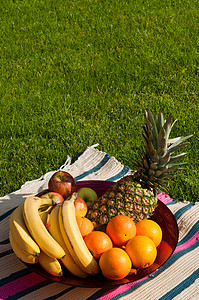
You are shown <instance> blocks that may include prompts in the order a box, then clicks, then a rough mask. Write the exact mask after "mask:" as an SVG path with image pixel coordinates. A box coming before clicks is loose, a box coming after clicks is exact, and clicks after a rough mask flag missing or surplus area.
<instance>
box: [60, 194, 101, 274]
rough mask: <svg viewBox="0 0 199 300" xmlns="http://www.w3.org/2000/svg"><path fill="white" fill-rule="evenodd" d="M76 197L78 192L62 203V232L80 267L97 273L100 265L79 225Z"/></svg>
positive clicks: (90, 272)
mask: <svg viewBox="0 0 199 300" xmlns="http://www.w3.org/2000/svg"><path fill="white" fill-rule="evenodd" d="M76 198H77V194H76V193H74V194H73V195H72V196H71V197H70V198H68V199H67V200H65V201H64V202H63V203H62V205H61V208H60V210H59V224H60V229H61V233H62V236H63V239H64V242H65V244H66V246H67V248H68V250H69V251H70V254H71V256H72V257H73V259H74V260H75V261H76V262H77V263H78V265H79V267H80V268H81V269H82V270H83V271H84V272H86V273H87V274H89V275H96V274H98V273H99V271H100V269H99V265H98V263H97V261H96V260H95V259H94V257H93V256H92V254H91V252H90V251H89V250H88V248H87V246H86V244H85V242H84V239H83V237H82V235H81V233H80V230H79V227H78V225H77V221H76V217H75V206H74V201H75V199H76Z"/></svg>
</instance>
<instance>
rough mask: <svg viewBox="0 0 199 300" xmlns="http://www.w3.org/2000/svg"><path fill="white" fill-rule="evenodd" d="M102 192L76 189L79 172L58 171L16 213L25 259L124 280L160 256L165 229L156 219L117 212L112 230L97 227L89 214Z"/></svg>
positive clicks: (54, 270)
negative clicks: (46, 186) (137, 219)
mask: <svg viewBox="0 0 199 300" xmlns="http://www.w3.org/2000/svg"><path fill="white" fill-rule="evenodd" d="M95 201H97V194H96V192H95V191H94V190H92V189H90V188H81V189H79V190H78V191H76V183H75V181H74V179H73V177H72V176H71V175H70V174H68V173H66V172H63V171H58V172H55V173H54V174H53V176H52V177H51V178H50V180H49V191H46V192H44V193H43V194H42V193H41V196H29V197H28V198H26V199H25V201H24V203H23V204H21V205H20V206H19V207H17V208H16V209H15V210H14V211H13V213H12V215H11V217H10V222H9V224H10V231H9V238H10V243H11V246H12V248H13V251H14V252H15V254H16V255H17V256H18V257H19V258H20V259H21V260H22V261H24V262H26V263H30V264H34V263H37V262H38V263H39V264H40V265H41V266H42V267H43V268H44V269H45V270H46V271H47V272H49V273H50V274H51V275H53V276H62V275H63V270H62V269H63V268H62V265H64V266H65V267H66V268H67V270H68V271H69V272H70V273H71V274H73V275H75V276H77V277H79V278H87V277H88V276H95V275H97V274H98V273H100V272H101V273H102V274H103V275H104V277H106V278H109V279H112V280H119V279H122V278H124V277H126V276H127V275H128V274H131V273H132V272H133V271H134V269H142V268H146V267H149V266H150V265H152V264H153V262H154V261H155V259H156V255H157V250H156V247H157V246H158V245H159V244H160V242H161V239H162V231H161V228H160V227H159V225H158V224H157V223H155V222H154V221H152V220H149V219H148V220H143V221H140V222H137V223H136V224H135V223H134V221H133V220H132V219H131V218H130V217H128V216H125V215H117V216H114V217H113V218H111V220H110V221H109V222H108V224H107V226H106V230H105V232H104V231H101V230H96V229H95V228H94V225H93V223H92V222H91V221H90V220H89V219H88V218H87V212H88V209H89V206H90V204H91V203H92V202H95Z"/></svg>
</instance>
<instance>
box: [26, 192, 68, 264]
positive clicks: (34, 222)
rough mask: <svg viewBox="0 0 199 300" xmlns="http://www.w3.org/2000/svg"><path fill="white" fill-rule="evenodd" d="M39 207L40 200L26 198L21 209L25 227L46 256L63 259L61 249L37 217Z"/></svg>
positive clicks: (32, 197)
mask: <svg viewBox="0 0 199 300" xmlns="http://www.w3.org/2000/svg"><path fill="white" fill-rule="evenodd" d="M40 205H41V198H39V197H36V196H29V197H28V198H26V200H25V201H24V207H23V216H24V221H25V223H26V226H27V228H28V230H29V232H30V234H31V235H32V236H33V238H34V239H35V241H36V242H37V243H38V245H39V247H40V248H41V250H43V251H44V252H45V253H46V254H47V255H48V256H51V257H54V258H58V259H59V258H63V257H64V255H65V252H64V250H63V248H62V247H61V246H60V245H59V244H58V243H57V242H56V241H55V239H54V238H53V237H52V236H51V235H50V233H49V232H48V231H47V229H46V227H45V226H44V224H43V222H42V220H41V218H40V216H39V211H38V209H39V207H40Z"/></svg>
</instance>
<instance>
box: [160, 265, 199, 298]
mask: <svg viewBox="0 0 199 300" xmlns="http://www.w3.org/2000/svg"><path fill="white" fill-rule="evenodd" d="M197 278H199V269H197V270H196V271H195V272H193V273H192V274H191V275H190V276H189V277H187V278H186V279H185V280H183V281H182V282H181V283H180V284H178V285H177V286H176V287H175V288H173V289H172V290H170V291H169V292H168V293H166V294H165V295H164V296H162V297H161V298H159V300H168V299H173V298H174V297H175V296H177V295H178V294H180V293H181V292H182V291H184V290H185V289H186V288H188V287H189V286H190V285H192V284H193V283H194V281H195V280H196V279H197Z"/></svg>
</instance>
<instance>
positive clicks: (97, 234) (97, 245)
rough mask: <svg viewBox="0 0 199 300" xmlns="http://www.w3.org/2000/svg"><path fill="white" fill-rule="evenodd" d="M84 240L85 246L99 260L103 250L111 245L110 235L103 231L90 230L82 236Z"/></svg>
mask: <svg viewBox="0 0 199 300" xmlns="http://www.w3.org/2000/svg"><path fill="white" fill-rule="evenodd" d="M84 241H85V243H86V246H87V248H88V249H89V250H90V252H91V253H92V255H93V256H94V258H95V259H97V260H99V258H100V256H101V255H102V254H103V253H104V252H105V251H107V250H109V249H111V248H112V247H113V243H112V241H111V239H110V237H109V236H108V235H107V234H106V233H105V232H103V231H97V230H96V231H92V232H91V233H89V234H88V235H86V236H85V237H84Z"/></svg>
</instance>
